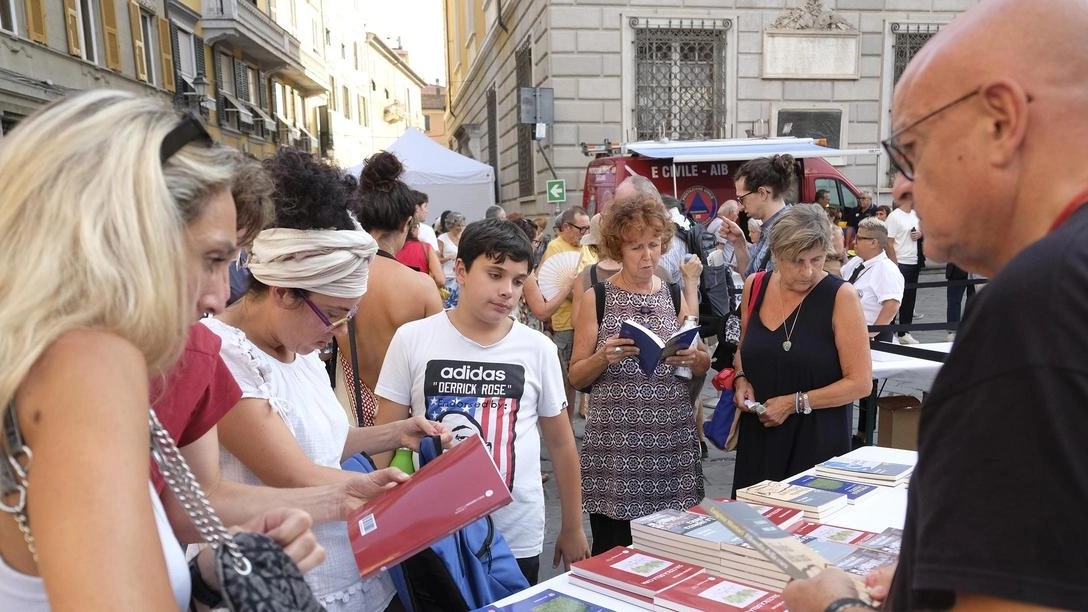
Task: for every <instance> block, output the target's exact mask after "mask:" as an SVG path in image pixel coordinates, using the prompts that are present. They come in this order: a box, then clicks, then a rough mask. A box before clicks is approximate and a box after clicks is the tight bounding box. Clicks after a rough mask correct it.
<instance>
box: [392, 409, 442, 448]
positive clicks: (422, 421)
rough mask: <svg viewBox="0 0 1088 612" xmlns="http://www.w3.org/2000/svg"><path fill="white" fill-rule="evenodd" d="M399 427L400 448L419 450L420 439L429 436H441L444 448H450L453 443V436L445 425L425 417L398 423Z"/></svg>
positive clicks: (415, 417) (416, 417)
mask: <svg viewBox="0 0 1088 612" xmlns="http://www.w3.org/2000/svg"><path fill="white" fill-rule="evenodd" d="M397 426H398V427H399V428H400V431H399V432H397V439H398V440H400V446H402V447H404V448H410V449H412V450H414V451H418V450H419V441H420V439H421V438H424V437H427V436H441V437H442V447H443V448H449V446H450V443H452V442H453V435H452V434H451V433H450V430H449V429H447V428H446V426H445V425H442V424H441V423H436V422H434V421H428V420H427V419H426V417H423V416H414V417H412V418H410V419H404V420H403V421H398V422H397Z"/></svg>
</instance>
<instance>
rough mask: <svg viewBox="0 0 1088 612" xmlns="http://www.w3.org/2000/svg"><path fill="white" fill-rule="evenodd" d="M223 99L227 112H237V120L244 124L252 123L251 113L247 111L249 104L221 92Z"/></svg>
mask: <svg viewBox="0 0 1088 612" xmlns="http://www.w3.org/2000/svg"><path fill="white" fill-rule="evenodd" d="M223 99H224V100H226V101H227V105H226V108H227V112H228V113H231V112H234V113H238V121H241V122H242V123H244V124H246V125H253V113H251V112H249V106H248V105H247V104H246V103H245V102H242V101H241V100H239V99H238V98H235V97H234V96H232V95H230V94H228V93H225V94H223Z"/></svg>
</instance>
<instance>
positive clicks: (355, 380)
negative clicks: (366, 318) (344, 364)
mask: <svg viewBox="0 0 1088 612" xmlns="http://www.w3.org/2000/svg"><path fill="white" fill-rule="evenodd" d="M348 344H349V346H348V351H349V353H348V354H349V355H350V356H351V385H352V386H351V393H352V396H353V397H354V398H355V423H356V424H357V425H358V426H359V427H362V426H363V386H362V384H361V383H360V382H359V355H358V354H357V353H356V351H355V321H349V322H348Z"/></svg>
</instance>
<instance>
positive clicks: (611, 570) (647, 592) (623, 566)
mask: <svg viewBox="0 0 1088 612" xmlns="http://www.w3.org/2000/svg"><path fill="white" fill-rule="evenodd" d="M570 571H571V573H572V574H574V575H575V576H582V577H585V578H589V579H591V580H594V581H596V582H600V583H604V584H606V585H609V586H611V587H614V588H617V589H622V590H624V591H629V592H631V593H637V594H639V595H643V596H646V597H653V595H654V594H655V593H657V592H659V591H663V590H665V589H667V588H669V587H671V586H673V585H674V584H677V583H679V582H681V581H683V580H684V579H686V578H689V577H691V576H694V575H695V574H700V573H702V572H703V568H701V567H699V566H698V565H692V564H690V563H684V562H683V561H674V560H672V559H666V558H665V557H660V556H658V555H655V554H651V553H647V552H642V551H641V550H635V549H633V548H624V547H623V546H617V547H615V548H613V549H612V550H609V551H607V552H603V553H601V554H599V555H597V556H596V557H590V558H588V559H585V560H583V561H578V562H576V563H573V564H572V565H571V570H570Z"/></svg>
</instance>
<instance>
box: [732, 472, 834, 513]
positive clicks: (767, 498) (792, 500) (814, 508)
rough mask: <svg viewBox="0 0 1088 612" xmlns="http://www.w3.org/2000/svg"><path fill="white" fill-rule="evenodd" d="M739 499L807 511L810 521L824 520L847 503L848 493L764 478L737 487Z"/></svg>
mask: <svg viewBox="0 0 1088 612" xmlns="http://www.w3.org/2000/svg"><path fill="white" fill-rule="evenodd" d="M737 499H738V500H743V501H747V502H754V503H757V504H774V505H776V506H783V507H786V508H794V509H796V510H801V511H803V512H804V513H805V518H806V519H808V520H810V521H823V520H825V519H826V518H827V517H828V516H829V515H831V514H832V513H835V512H838V511H839V510H842V509H843V508H845V507H846V505H847V498H846V495H843V494H842V493H833V492H831V491H821V490H819V489H811V488H809V487H802V486H798V485H791V484H787V483H784V482H775V481H773V480H764V481H763V482H761V483H759V484H754V485H752V486H750V487H745V488H743V489H737Z"/></svg>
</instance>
